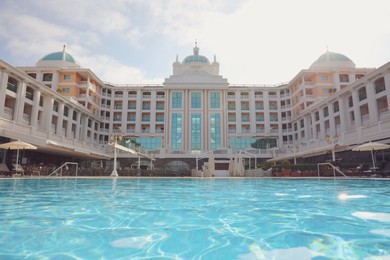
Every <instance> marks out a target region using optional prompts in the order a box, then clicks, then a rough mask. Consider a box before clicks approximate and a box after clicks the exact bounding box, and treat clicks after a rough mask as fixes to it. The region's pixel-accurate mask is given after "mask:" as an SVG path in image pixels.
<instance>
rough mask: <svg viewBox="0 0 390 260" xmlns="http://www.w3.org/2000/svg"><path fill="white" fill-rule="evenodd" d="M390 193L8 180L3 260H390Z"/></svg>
mask: <svg viewBox="0 0 390 260" xmlns="http://www.w3.org/2000/svg"><path fill="white" fill-rule="evenodd" d="M389 184H390V182H389V181H379V180H323V179H321V180H317V179H299V180H295V179H288V180H286V179H192V178H188V179H179V178H169V179H168V178H167V179H164V178H161V179H158V178H153V179H152V178H151V179H149V178H139V179H138V178H118V179H116V178H113V179H81V178H78V179H76V178H74V179H72V178H62V179H60V178H59V179H15V180H11V179H4V180H0V259H19V258H22V257H26V258H28V259H42V258H44V259H137V258H138V259H142V258H148V259H156V258H158V259H269V258H272V257H274V258H275V259H310V258H315V257H320V258H321V257H331V258H339V259H362V258H368V259H370V257H374V256H387V257H389V255H390V192H389ZM375 259H377V258H375Z"/></svg>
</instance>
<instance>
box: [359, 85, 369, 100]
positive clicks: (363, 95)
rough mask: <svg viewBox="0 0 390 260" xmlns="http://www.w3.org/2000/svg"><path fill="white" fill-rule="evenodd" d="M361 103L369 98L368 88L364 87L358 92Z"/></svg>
mask: <svg viewBox="0 0 390 260" xmlns="http://www.w3.org/2000/svg"><path fill="white" fill-rule="evenodd" d="M358 94H359V101H362V100H365V99H366V98H367V92H366V87H362V88H360V89H359V91H358Z"/></svg>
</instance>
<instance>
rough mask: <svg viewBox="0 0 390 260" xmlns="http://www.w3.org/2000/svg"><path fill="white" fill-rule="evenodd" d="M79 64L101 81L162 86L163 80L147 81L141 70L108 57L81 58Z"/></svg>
mask: <svg viewBox="0 0 390 260" xmlns="http://www.w3.org/2000/svg"><path fill="white" fill-rule="evenodd" d="M78 62H79V63H80V64H81V65H82V67H86V68H90V69H91V70H92V71H93V72H94V73H95V74H96V75H97V76H98V77H99V78H100V79H101V80H103V81H105V82H109V83H113V84H162V82H163V80H164V79H163V78H155V79H146V74H145V72H144V71H142V70H141V69H138V68H135V67H131V66H128V65H125V64H122V63H120V62H118V61H116V60H114V59H113V58H111V57H109V56H106V55H94V56H81V55H80V58H79V59H78Z"/></svg>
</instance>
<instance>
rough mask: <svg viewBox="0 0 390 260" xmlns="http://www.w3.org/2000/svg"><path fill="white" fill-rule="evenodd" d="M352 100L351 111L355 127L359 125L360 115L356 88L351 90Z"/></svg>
mask: <svg viewBox="0 0 390 260" xmlns="http://www.w3.org/2000/svg"><path fill="white" fill-rule="evenodd" d="M352 101H353V113H354V114H355V127H361V126H362V116H361V113H360V104H359V93H358V91H357V90H356V89H354V90H353V91H352Z"/></svg>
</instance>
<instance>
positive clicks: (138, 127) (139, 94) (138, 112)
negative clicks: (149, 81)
mask: <svg viewBox="0 0 390 260" xmlns="http://www.w3.org/2000/svg"><path fill="white" fill-rule="evenodd" d="M136 100H137V104H136V108H137V110H136V112H135V132H136V133H141V121H142V118H141V115H142V113H141V111H142V91H141V90H137V99H136Z"/></svg>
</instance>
